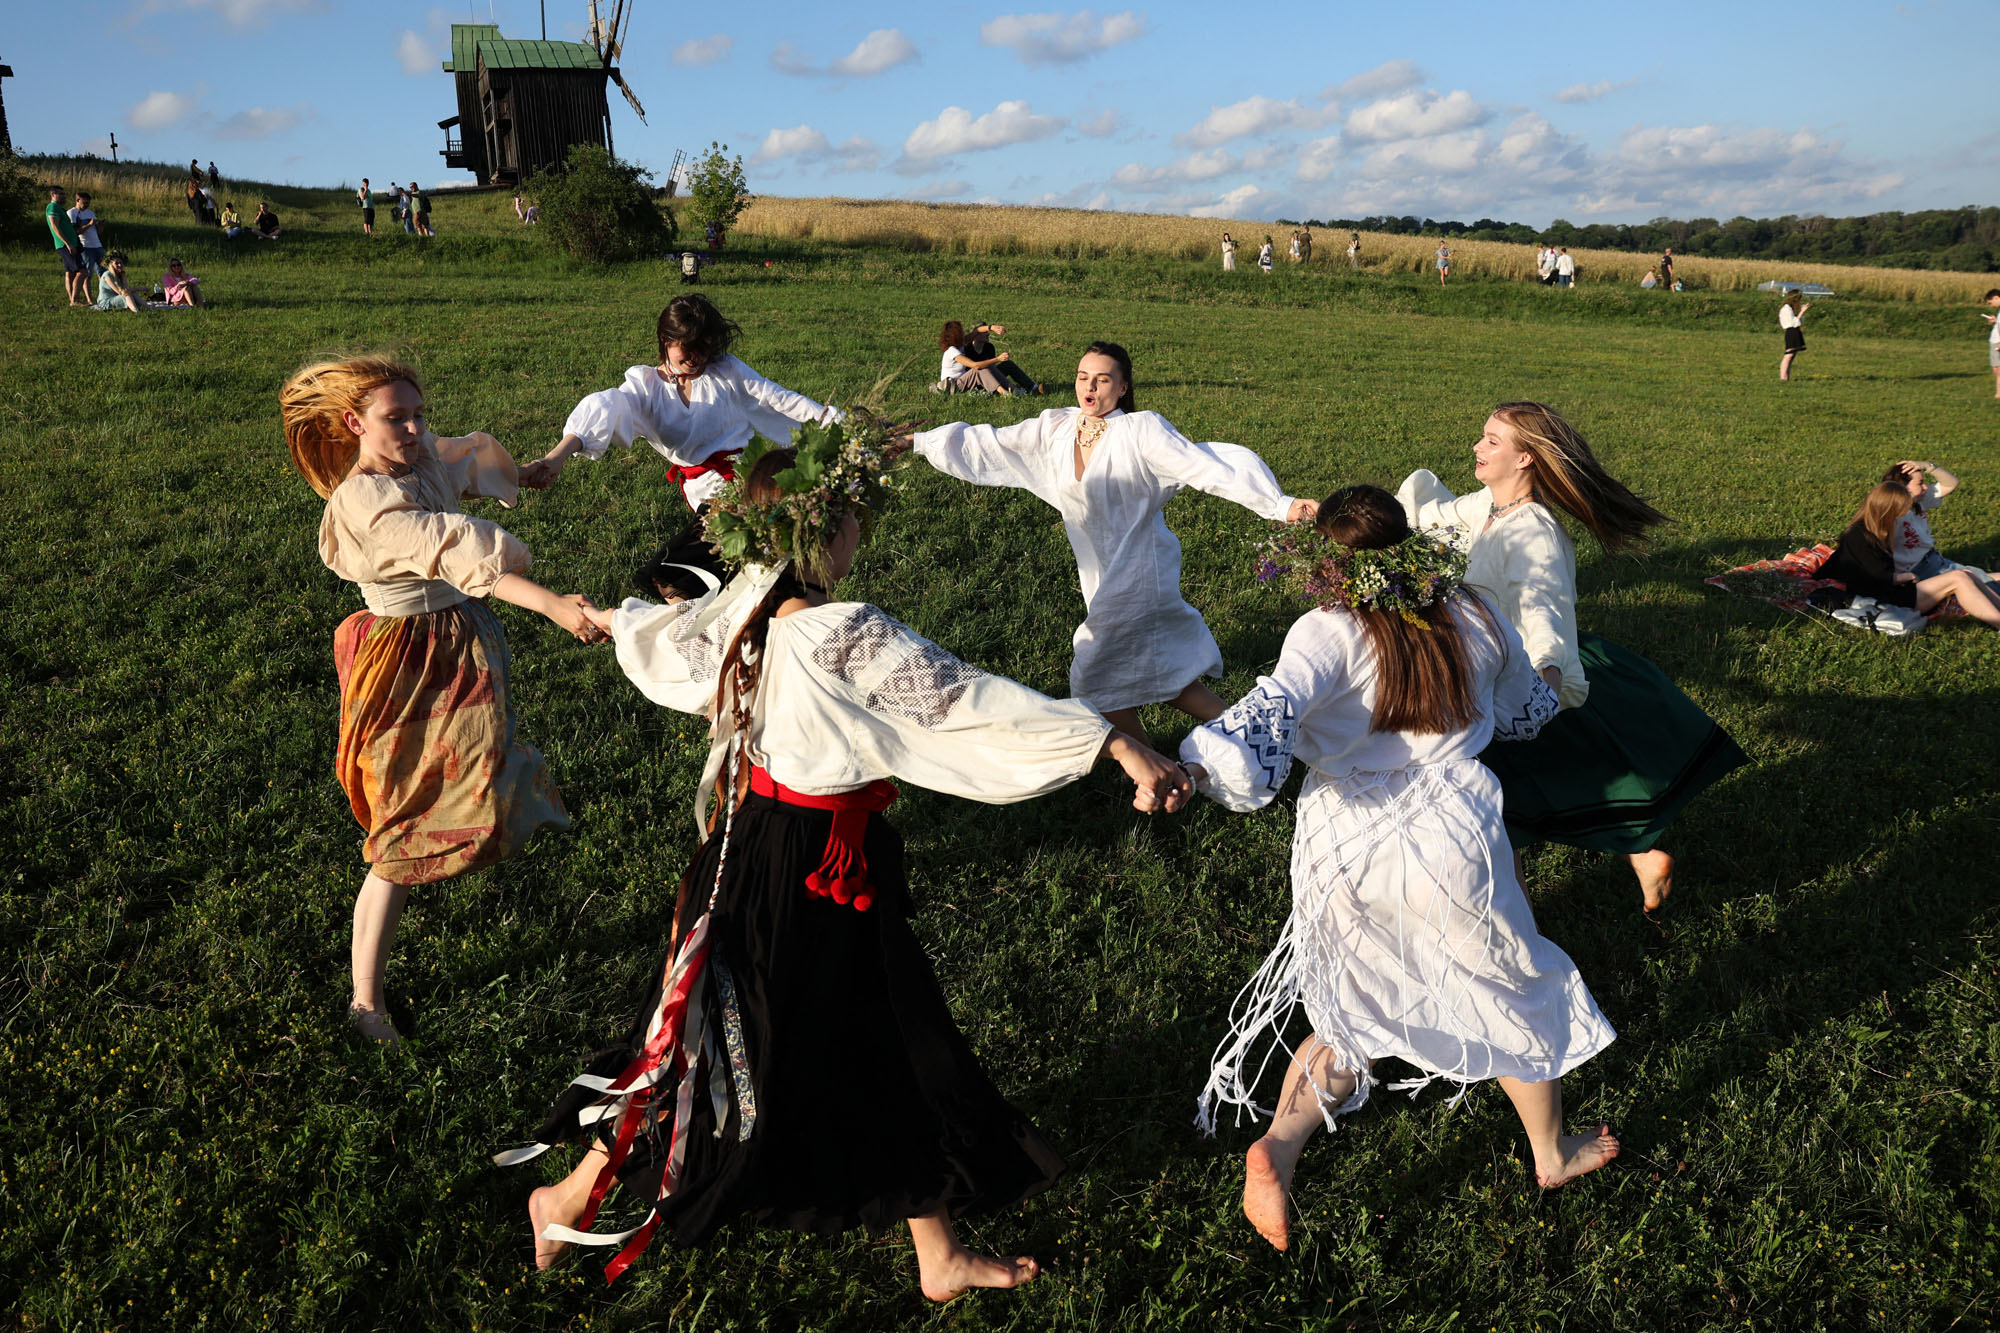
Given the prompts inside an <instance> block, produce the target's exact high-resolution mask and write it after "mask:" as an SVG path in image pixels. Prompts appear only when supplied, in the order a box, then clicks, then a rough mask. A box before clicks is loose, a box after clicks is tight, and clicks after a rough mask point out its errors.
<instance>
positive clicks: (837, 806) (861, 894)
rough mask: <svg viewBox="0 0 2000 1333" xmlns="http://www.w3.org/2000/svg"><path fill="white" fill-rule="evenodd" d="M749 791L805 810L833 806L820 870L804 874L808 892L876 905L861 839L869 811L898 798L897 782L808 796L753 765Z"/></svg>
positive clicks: (861, 906)
mask: <svg viewBox="0 0 2000 1333" xmlns="http://www.w3.org/2000/svg"><path fill="white" fill-rule="evenodd" d="M750 790H751V791H754V792H756V793H757V794H758V795H759V796H768V797H770V798H771V799H772V800H774V801H781V802H783V803H784V804H786V805H795V806H798V807H800V808H801V809H805V810H831V811H833V828H832V829H831V830H830V831H828V833H827V835H826V855H825V856H824V857H822V858H821V859H820V863H819V869H817V870H815V871H813V872H812V874H810V875H807V876H806V891H807V892H809V893H811V894H813V895H814V896H816V897H820V898H831V899H833V900H834V901H835V902H837V903H840V904H841V905H842V906H845V905H846V904H848V903H850V902H851V903H853V904H854V910H855V911H857V912H865V911H867V910H868V909H869V908H870V907H873V906H874V905H875V886H874V885H873V884H870V883H869V882H868V860H867V858H866V857H864V856H863V855H862V854H861V840H862V836H863V834H865V833H866V832H867V829H868V816H869V815H870V814H872V813H874V812H876V811H878V810H887V809H888V808H889V806H890V805H891V804H892V803H893V802H894V801H895V799H896V795H897V792H896V786H895V784H894V783H892V782H888V781H885V780H879V779H878V780H877V781H874V782H871V783H869V784H868V785H867V786H865V787H858V788H856V789H855V790H853V791H843V792H835V793H834V794H833V795H831V796H808V795H806V794H805V793H804V792H798V791H793V790H792V789H791V788H790V787H787V786H785V785H784V784H783V783H781V782H777V781H774V780H773V779H772V777H771V775H770V773H768V772H766V771H765V770H764V769H762V768H758V767H755V766H753V767H752V768H751V769H750Z"/></svg>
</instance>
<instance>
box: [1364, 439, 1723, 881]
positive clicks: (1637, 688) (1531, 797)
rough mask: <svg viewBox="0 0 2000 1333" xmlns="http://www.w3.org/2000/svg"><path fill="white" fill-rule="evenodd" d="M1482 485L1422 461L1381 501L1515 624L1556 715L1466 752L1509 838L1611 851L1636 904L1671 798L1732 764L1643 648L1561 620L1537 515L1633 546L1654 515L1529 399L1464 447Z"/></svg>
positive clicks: (1560, 559) (1667, 860)
mask: <svg viewBox="0 0 2000 1333" xmlns="http://www.w3.org/2000/svg"><path fill="white" fill-rule="evenodd" d="M1472 453H1473V460H1474V466H1473V475H1474V476H1475V477H1477V478H1478V479H1479V481H1480V482H1481V483H1482V484H1483V485H1482V489H1480V490H1478V491H1475V492H1473V493H1472V494H1470V495H1462V496H1461V495H1453V494H1452V493H1451V491H1450V490H1448V489H1447V488H1446V487H1445V486H1444V484H1443V483H1442V482H1440V481H1439V480H1438V479H1437V477H1435V476H1434V475H1432V474H1431V473H1430V472H1427V471H1419V472H1413V473H1411V474H1410V476H1409V477H1408V478H1407V479H1406V480H1405V481H1404V482H1403V485H1402V489H1401V490H1400V491H1399V492H1398V494H1397V498H1398V499H1399V500H1401V501H1402V502H1403V508H1404V509H1405V511H1407V513H1408V514H1409V518H1410V523H1411V525H1412V526H1413V527H1422V528H1432V529H1438V528H1449V529H1452V530H1453V532H1452V540H1454V541H1455V542H1457V543H1458V544H1459V545H1460V546H1461V547H1463V548H1464V549H1465V550H1466V552H1467V568H1466V575H1465V581H1466V582H1467V583H1468V584H1470V585H1472V586H1474V587H1477V588H1479V589H1480V590H1481V591H1483V592H1485V593H1486V595H1487V596H1488V597H1489V598H1491V599H1492V601H1493V603H1494V605H1495V606H1497V607H1499V608H1500V610H1501V611H1502V612H1504V613H1505V614H1506V616H1507V618H1508V620H1510V621H1512V622H1513V624H1514V628H1515V629H1517V630H1519V631H1520V634H1521V640H1522V642H1523V643H1524V644H1526V645H1527V649H1528V654H1529V657H1530V658H1531V660H1532V662H1533V665H1534V667H1535V669H1536V670H1537V671H1539V672H1540V673H1541V674H1542V677H1543V678H1544V679H1545V680H1547V681H1548V682H1549V684H1550V685H1551V686H1553V687H1554V688H1555V690H1556V693H1557V696H1558V697H1559V698H1560V700H1561V702H1562V709H1563V711H1562V712H1561V713H1559V714H1557V716H1556V717H1555V719H1554V720H1552V721H1551V722H1550V723H1549V724H1548V725H1547V726H1546V727H1544V728H1543V729H1542V732H1541V735H1540V736H1539V737H1537V738H1536V739H1535V740H1533V741H1528V742H1522V743H1518V744H1514V745H1496V746H1491V747H1489V748H1488V749H1487V750H1486V752H1485V753H1484V754H1483V755H1481V756H1480V758H1481V759H1483V760H1484V761H1485V763H1486V764H1487V766H1488V767H1490V768H1491V769H1493V771H1494V772H1495V773H1496V774H1498V775H1499V778H1500V784H1501V788H1502V791H1503V793H1504V796H1505V802H1506V819H1507V833H1508V836H1509V837H1511V838H1512V839H1513V842H1514V846H1515V847H1516V849H1519V848H1522V847H1526V846H1529V845H1531V844H1533V843H1537V842H1559V843H1564V844H1567V845H1568V846H1572V847H1586V848H1590V849H1592V850H1594V851H1604V852H1617V853H1619V854H1621V855H1623V856H1624V857H1625V858H1626V859H1627V860H1628V861H1630V862H1631V864H1632V870H1633V873H1634V874H1636V875H1637V876H1638V878H1639V889H1640V892H1641V894H1642V895H1643V896H1644V899H1645V905H1646V910H1647V911H1649V912H1650V911H1652V910H1653V909H1654V908H1656V907H1658V906H1660V904H1662V903H1663V902H1665V901H1666V898H1667V895H1668V894H1669V893H1670V892H1672V891H1673V875H1674V858H1673V857H1672V856H1671V855H1669V854H1668V853H1667V852H1666V851H1664V850H1662V849H1661V848H1660V847H1659V846H1658V843H1659V840H1660V835H1661V834H1663V833H1664V832H1666V829H1667V825H1669V824H1671V823H1673V821H1674V817H1675V816H1676V815H1678V814H1679V813H1680V812H1681V809H1682V807H1683V806H1685V805H1686V804H1687V803H1688V802H1689V801H1691V800H1693V799H1694V797H1695V796H1696V795H1698V794H1699V793H1700V792H1702V791H1703V790H1705V789H1706V788H1707V787H1708V786H1710V785H1711V784H1712V783H1714V782H1715V780H1716V779H1717V778H1720V777H1721V776H1722V775H1723V774H1724V773H1727V772H1728V771H1729V770H1730V769H1732V768H1735V767H1736V766H1737V765H1739V764H1742V763H1745V762H1747V761H1746V759H1745V758H1744V755H1743V751H1742V750H1740V749H1738V748H1737V745H1736V742H1734V741H1732V740H1731V739H1730V738H1729V736H1728V734H1727V733H1725V732H1724V731H1723V730H1722V728H1721V727H1719V726H1717V725H1716V724H1715V720H1714V719H1713V718H1711V717H1709V715H1708V714H1707V713H1705V712H1703V711H1702V710H1701V707H1700V705H1698V704H1696V703H1695V702H1694V701H1693V700H1692V699H1690V698H1688V697H1687V695H1685V694H1683V693H1682V692H1681V691H1680V690H1679V688H1677V687H1676V686H1675V685H1674V683H1673V682H1672V681H1670V680H1668V679H1667V677H1666V676H1665V675H1664V674H1663V673H1662V672H1661V671H1660V669H1659V668H1658V667H1656V666H1654V665H1653V664H1652V663H1651V662H1648V661H1647V660H1646V659H1645V658H1643V657H1641V656H1639V655H1638V654H1637V653H1634V652H1630V651H1628V650H1626V649H1624V648H1622V647H1620V646H1619V645H1617V644H1615V643H1612V642H1611V641H1609V640H1608V639H1601V638H1598V637H1597V636H1596V635H1594V634H1586V633H1584V632H1582V631H1581V630H1579V629H1578V628H1577V625H1576V546H1575V544H1574V543H1573V542H1572V541H1571V540H1570V536H1569V533H1568V531H1566V530H1565V529H1564V527H1563V524H1562V522H1561V521H1560V520H1559V519H1558V518H1557V517H1556V515H1555V513H1554V512H1553V511H1554V510H1555V509H1561V510H1562V511H1564V512H1565V513H1567V514H1569V515H1570V517H1572V518H1574V519H1576V520H1577V522H1579V523H1581V524H1583V526H1584V527H1586V528H1588V529H1589V530H1590V532H1591V533H1592V535H1594V536H1595V537H1596V538H1597V540H1598V541H1599V542H1600V543H1601V544H1602V545H1603V547H1604V549H1605V550H1607V551H1613V552H1616V551H1621V550H1627V549H1631V548H1634V547H1637V546H1639V545H1641V544H1642V543H1643V542H1644V540H1645V537H1646V533H1647V530H1648V529H1650V528H1651V527H1652V526H1653V525H1654V524H1656V523H1663V522H1665V521H1666V515H1664V514H1662V513H1660V511H1659V510H1657V509H1654V508H1653V507H1652V506H1651V505H1649V504H1647V503H1646V502H1645V501H1644V500H1642V499H1640V498H1639V497H1638V496H1636V495H1634V494H1633V493H1632V492H1631V490H1630V489H1628V488H1627V487H1626V486H1625V485H1624V484H1623V483H1622V482H1620V481H1618V480H1617V479H1616V478H1614V477H1612V476H1611V475H1610V474H1609V473H1607V472H1605V470H1604V468H1603V466H1602V465H1601V464H1599V463H1598V461H1597V458H1596V456H1595V455H1594V454H1592V453H1591V451H1590V445H1589V444H1588V443H1587V442H1586V441H1585V440H1584V438H1583V436H1582V434H1581V433H1580V432H1578V431H1577V429H1576V427H1574V426H1572V425H1570V423H1569V422H1567V421H1565V420H1564V419H1563V418H1562V416H1561V415H1560V414H1559V413H1557V412H1556V411H1555V410H1554V409H1553V408H1549V407H1545V406H1543V405H1542V404H1540V403H1502V404H1501V405H1500V406H1499V407H1496V408H1494V409H1493V415H1492V416H1490V417H1489V418H1487V421H1486V428H1485V430H1484V431H1483V432H1482V434H1481V437H1480V440H1479V443H1478V444H1476V445H1474V446H1473V450H1472Z"/></svg>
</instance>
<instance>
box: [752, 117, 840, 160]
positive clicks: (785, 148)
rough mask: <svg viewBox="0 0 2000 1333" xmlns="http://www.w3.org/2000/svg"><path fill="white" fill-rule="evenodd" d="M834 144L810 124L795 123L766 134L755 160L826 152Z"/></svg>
mask: <svg viewBox="0 0 2000 1333" xmlns="http://www.w3.org/2000/svg"><path fill="white" fill-rule="evenodd" d="M832 148H833V145H832V144H830V143H828V142H827V138H826V136H825V135H824V134H822V133H820V132H819V131H818V130H816V129H814V128H813V127H812V126H810V125H794V126H793V127H792V128H790V129H788V130H775V129H774V130H772V131H771V132H770V133H769V134H766V135H765V136H764V142H763V144H762V146H760V147H759V148H758V149H757V153H756V156H754V157H753V158H751V161H753V162H775V161H777V160H778V159H779V158H781V157H798V156H799V155H801V154H811V153H825V152H829V151H831V150H832Z"/></svg>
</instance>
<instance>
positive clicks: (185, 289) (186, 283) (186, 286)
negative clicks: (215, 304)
mask: <svg viewBox="0 0 2000 1333" xmlns="http://www.w3.org/2000/svg"><path fill="white" fill-rule="evenodd" d="M160 288H161V290H163V291H164V292H166V294H167V304H168V305H207V304H208V302H206V301H204V300H202V299H201V279H200V278H197V277H195V276H194V275H193V274H191V273H189V272H188V271H187V269H186V268H185V267H183V266H182V264H181V261H180V259H179V258H178V257H176V258H173V259H169V260H168V261H167V271H166V272H165V273H163V274H161V275H160Z"/></svg>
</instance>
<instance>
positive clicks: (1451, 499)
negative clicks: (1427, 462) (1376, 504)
mask: <svg viewBox="0 0 2000 1333" xmlns="http://www.w3.org/2000/svg"><path fill="white" fill-rule="evenodd" d="M1396 499H1397V501H1398V502H1399V503H1400V504H1401V505H1402V506H1403V516H1404V517H1405V518H1407V519H1408V520H1409V523H1410V526H1411V527H1413V528H1416V529H1418V530H1419V531H1425V532H1428V531H1430V530H1432V529H1434V528H1444V527H1451V526H1453V525H1454V524H1456V523H1457V522H1458V515H1457V513H1456V512H1455V511H1454V510H1453V508H1452V505H1453V504H1454V503H1456V502H1457V500H1458V497H1457V496H1456V495H1453V494H1452V492H1451V489H1450V488H1449V487H1447V486H1446V485H1445V484H1444V483H1443V482H1441V481H1439V480H1438V479H1437V474H1436V473H1434V472H1432V471H1431V470H1430V469H1429V468H1418V469H1417V470H1416V471H1415V472H1412V473H1411V474H1410V475H1409V476H1407V477H1405V478H1403V484H1402V485H1401V486H1400V487H1398V488H1397V490H1396Z"/></svg>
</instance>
